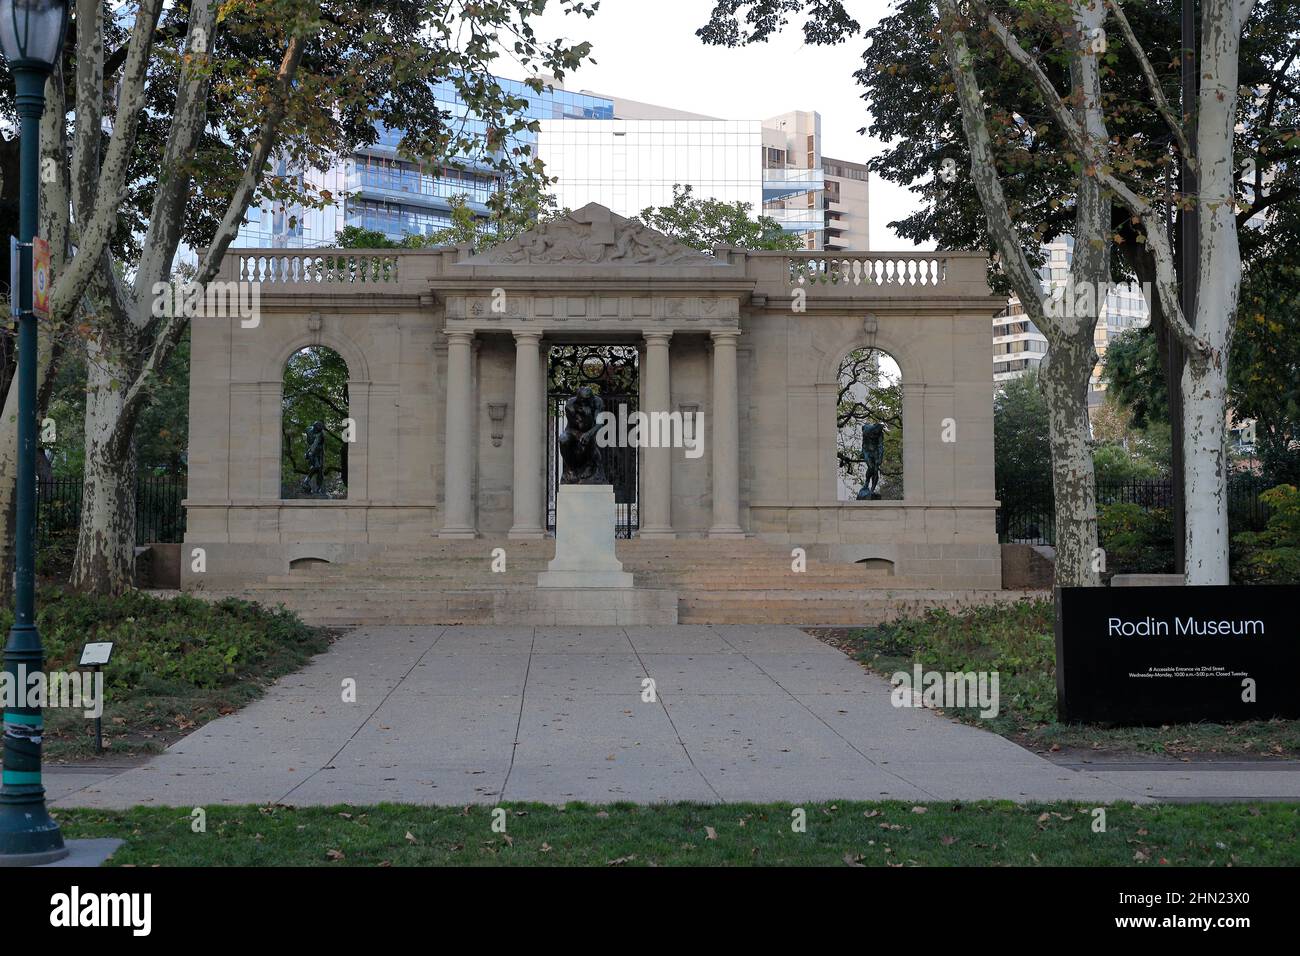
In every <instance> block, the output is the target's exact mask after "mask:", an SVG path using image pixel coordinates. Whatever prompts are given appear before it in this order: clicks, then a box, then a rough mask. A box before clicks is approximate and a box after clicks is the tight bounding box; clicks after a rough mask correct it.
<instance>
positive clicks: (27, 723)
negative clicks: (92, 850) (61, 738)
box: [0, 61, 68, 866]
mask: <svg viewBox="0 0 1300 956" xmlns="http://www.w3.org/2000/svg"><path fill="white" fill-rule="evenodd" d="M10 68H11V70H12V72H13V75H14V84H15V86H16V88H17V97H16V105H17V109H18V116H19V117H20V119H21V120H22V131H21V136H22V139H21V144H20V148H21V157H20V158H21V177H20V183H19V206H18V242H19V246H18V254H19V256H20V259H19V264H18V289H17V290H15V291H16V292H17V295H18V309H19V317H18V476H17V477H18V496H17V497H18V502H17V515H16V517H17V521H16V522H15V531H14V535H15V541H14V626H13V628H12V629H11V630H10V631H9V643H8V644H6V645H5V654H4V669H5V672H6V673H7V674H8V675H9V680H10V686H11V687H12V688H14V690H15V691H16V692H18V693H19V694H23V692H24V691H25V690H26V681H25V680H24V681H21V682H20V681H19V677H20V676H24V677H25V676H28V675H31V674H35V673H38V672H41V671H43V670H44V668H45V651H44V650H43V649H42V647H41V636H40V634H39V633H38V632H37V630H36V317H35V316H34V315H32V253H31V242H32V237H33V236H35V235H36V214H37V208H38V201H39V195H40V193H39V186H38V183H37V177H38V175H39V172H40V170H39V167H40V135H41V131H40V124H41V112H42V111H43V110H44V108H45V78H46V77H47V76H49V73H50V68H49V67H48V66H46V65H44V64H32V63H31V61H28V62H27V63H24V62H23V61H15V62H13V63H11V64H10ZM19 702H20V703H22V704H25V703H26V698H25V695H24V696H23V697H20V699H19ZM43 729H44V722H43V720H42V718H41V709H40V708H39V707H25V706H18V707H10V708H8V709H7V710H5V715H4V746H5V752H4V769H3V784H2V785H0V866H34V865H37V864H41V863H52V862H53V861H55V860H60V859H62V858H63V857H65V856H67V855H68V849H67V847H65V846H64V845H63V834H62V833H60V832H59V825H58V824H57V823H55V822H54V820H52V819H51V818H50V814H49V811H48V810H47V809H46V807H45V787H44V786H43V785H42V783H41V736H42V732H43Z"/></svg>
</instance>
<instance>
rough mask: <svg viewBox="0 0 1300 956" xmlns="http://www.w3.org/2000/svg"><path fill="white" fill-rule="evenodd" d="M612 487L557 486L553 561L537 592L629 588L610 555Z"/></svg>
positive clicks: (620, 566)
mask: <svg viewBox="0 0 1300 956" xmlns="http://www.w3.org/2000/svg"><path fill="white" fill-rule="evenodd" d="M614 528H615V514H614V486H613V485H560V487H559V490H558V491H557V493H556V496H555V557H554V558H553V559H552V560H551V562H550V563H549V564H548V565H547V566H546V570H545V571H543V572H542V573H541V574H539V575H537V586H538V587H539V588H630V587H631V586H632V575H631V574H629V573H628V572H627V571H624V570H623V562H621V561H619V559H618V558H617V557H616V556H615V554H614Z"/></svg>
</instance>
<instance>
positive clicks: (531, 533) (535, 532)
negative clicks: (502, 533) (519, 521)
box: [506, 527, 546, 541]
mask: <svg viewBox="0 0 1300 956" xmlns="http://www.w3.org/2000/svg"><path fill="white" fill-rule="evenodd" d="M506 537H507V538H509V539H510V540H511V541H517V540H524V541H526V540H530V539H536V538H545V537H546V532H545V530H543V529H542V528H540V527H533V528H511V529H510V530H509V531H508V532H507V533H506Z"/></svg>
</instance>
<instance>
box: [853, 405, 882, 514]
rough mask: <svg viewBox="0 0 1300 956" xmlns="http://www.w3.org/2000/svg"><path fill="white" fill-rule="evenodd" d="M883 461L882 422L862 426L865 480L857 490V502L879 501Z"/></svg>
mask: <svg viewBox="0 0 1300 956" xmlns="http://www.w3.org/2000/svg"><path fill="white" fill-rule="evenodd" d="M884 461H885V426H884V424H883V423H882V422H876V423H875V424H872V425H863V426H862V463H863V464H864V465H866V466H867V468H866V480H865V482H864V483H863V485H862V487H861V488H860V489H858V500H859V501H879V500H880V493H879V492H878V491H876V489H877V488H878V487H879V486H880V466H881V465H882V464H884Z"/></svg>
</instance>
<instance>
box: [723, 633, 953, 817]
mask: <svg viewBox="0 0 1300 956" xmlns="http://www.w3.org/2000/svg"><path fill="white" fill-rule="evenodd" d="M718 637H719V638H721V640H722V642H723V643H724V644H726V645H728V646H729V647H731V648H732V649H733V650H734V651H735V652H736V653H737V654H739V655H740V656H741V657H743V658H744V659H745V660H747V661H749V663H750V664H752V665H753V666H754V667H756V668H758V670H759V672H760V673H762V674H763V675H764V676H765V677H767V679H768V680H770V681H771V682H772V683H773V684H775V685H776V686H777V687H780V688H781V690H782V691H783V692H784V693H785V694H786V696H787V697H789V698H790V699H791V700H792V701H794V702H795V703H796V704H798V705H799V706H800V707H802V708H803V709H804V710H806V711H808V713H809V714H810V715H811V716H812V718H813V719H814V720H816V721H817V722H818V723H820V724H821V725H822V726H823V727H825V728H826V729H827V730H829V731H830V732H831V733H833V734H834V735H835V736H836V737H838V738H839V739H840V740H841V741H842V742H843V743H844V744H845V746H847V747H848V748H849V749H850V750H852V751H853V752H854V753H855V754H857V755H858V756H859V757H861V758H862V759H863V760H865V761H866V762H867V763H869V764H871V766H873V767H875V768H876V769H877V770H882V771H884V772H885V773H887V774H889V775H890V776H891V777H893V778H895V779H896V780H901V781H902V782H903V783H905V784H907V785H908V786H909V787H915V788H916V789H917V790H920V791H921V792H922V793H923V794H925V795H926V796H927V797H929V798H930V799H931V800H942V799H943V798H942V797H939V796H938V795H936V794H933V793H931V792H930V791H929V790H927V789H925V787H923V786H921V785H920V784H919V783H913V782H912V781H911V780H908V779H907V778H906V777H904V776H903V775H902V774H901V773H899V772H898V771H896V770H890V769H887V768H886V767H885V766H884V765H883V764H878V763H876V762H875V761H874V760H872V759H871V758H870V757H868V756H867V755H866V754H864V753H863V752H862V751H861V750H859V749H858V748H857V747H856V746H854V744H853V741H851V740H849V739H848V738H847V737H845V736H844V735H843V734H841V733H840V732H839V731H838V730H836V729H835V728H834V727H832V726H831V725H830V724H829V723H827V722H826V720H825V719H824V718H823V717H822V716H821V714H819V713H817V712H816V711H815V710H813V709H812V708H811V707H809V706H808V705H807V704H805V703H804V702H803V701H802V700H800V699H799V698H798V697H796V696H795V695H794V694H793V693H791V692H790V690H789V689H788V688H787V687H786V686H785V685H784V684H782V683H781V682H780V681H779V680H777V679H776V678H775V677H773V676H772V675H771V674H769V673H768V672H767V671H766V670H764V669H763V665H762V664H760V663H758V661H756V660H754V659H753V658H751V657H750V656H749V655H748V654H746V653H745V652H744V651H743V650H741V649H740V648H739V647H736V645H735V644H732V643H731V641H729V640H727V635H726V634H723V633H722V632H721V631H719V632H718ZM840 653H841V654H843V655H844V659H845V660H851V658H849V656H848V655H847V654H844V652H843V651H840Z"/></svg>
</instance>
